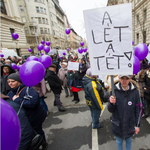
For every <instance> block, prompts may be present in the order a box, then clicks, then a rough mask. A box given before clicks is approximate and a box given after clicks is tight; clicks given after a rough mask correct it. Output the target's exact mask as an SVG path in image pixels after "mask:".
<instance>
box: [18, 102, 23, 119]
mask: <svg viewBox="0 0 150 150" xmlns="http://www.w3.org/2000/svg"><path fill="white" fill-rule="evenodd" d="M23 102H24V100H23V101H22V103H21V105H20V108H19V110H18V112H17V116H18V115H19V113H20V110H21V108H22V105H23Z"/></svg>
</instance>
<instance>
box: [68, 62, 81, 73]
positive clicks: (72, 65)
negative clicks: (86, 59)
mask: <svg viewBox="0 0 150 150" xmlns="http://www.w3.org/2000/svg"><path fill="white" fill-rule="evenodd" d="M68 70H76V71H78V70H79V63H77V62H71V61H69V62H68Z"/></svg>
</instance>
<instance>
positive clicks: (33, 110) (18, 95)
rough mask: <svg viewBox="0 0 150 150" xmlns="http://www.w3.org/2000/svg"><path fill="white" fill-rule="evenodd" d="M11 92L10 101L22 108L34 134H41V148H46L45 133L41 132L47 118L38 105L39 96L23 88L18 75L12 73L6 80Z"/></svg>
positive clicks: (27, 88)
mask: <svg viewBox="0 0 150 150" xmlns="http://www.w3.org/2000/svg"><path fill="white" fill-rule="evenodd" d="M7 82H8V85H9V86H10V87H11V91H10V92H9V93H8V96H9V97H10V100H12V101H14V102H16V103H18V104H19V105H20V109H21V108H22V107H23V108H24V110H25V111H26V116H27V117H28V119H29V122H30V124H31V126H32V128H33V129H34V130H35V131H36V133H38V134H41V135H42V136H43V139H44V141H45V142H44V143H43V147H46V146H47V143H46V139H45V133H44V131H43V130H42V124H43V122H44V120H45V118H46V116H47V113H46V111H45V110H44V108H43V106H42V105H41V104H40V99H39V94H38V93H37V92H36V91H35V90H34V89H33V88H32V87H27V86H25V85H24V84H23V83H22V81H21V79H20V76H19V74H18V73H12V74H10V75H9V76H8V79H7Z"/></svg>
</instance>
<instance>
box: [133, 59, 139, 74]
mask: <svg viewBox="0 0 150 150" xmlns="http://www.w3.org/2000/svg"><path fill="white" fill-rule="evenodd" d="M140 66H141V64H140V60H139V59H138V57H136V56H133V74H137V73H138V72H139V70H140Z"/></svg>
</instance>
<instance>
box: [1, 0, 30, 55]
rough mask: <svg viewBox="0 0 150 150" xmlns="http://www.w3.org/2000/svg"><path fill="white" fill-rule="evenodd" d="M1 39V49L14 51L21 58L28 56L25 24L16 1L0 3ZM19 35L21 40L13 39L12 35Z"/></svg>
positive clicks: (2, 1)
mask: <svg viewBox="0 0 150 150" xmlns="http://www.w3.org/2000/svg"><path fill="white" fill-rule="evenodd" d="M0 7H1V12H0V17H1V22H0V36H1V37H0V38H1V40H0V41H1V49H3V48H4V49H5V48H8V49H13V50H15V51H16V52H17V54H18V55H19V56H21V55H26V54H28V53H29V52H28V48H29V45H28V43H27V40H26V36H25V32H24V23H22V21H21V17H20V13H19V11H18V6H17V1H16V0H13V1H12V0H5V1H4V0H1V1H0ZM14 32H15V33H17V34H18V35H19V38H18V39H17V40H15V39H13V37H12V33H14Z"/></svg>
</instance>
